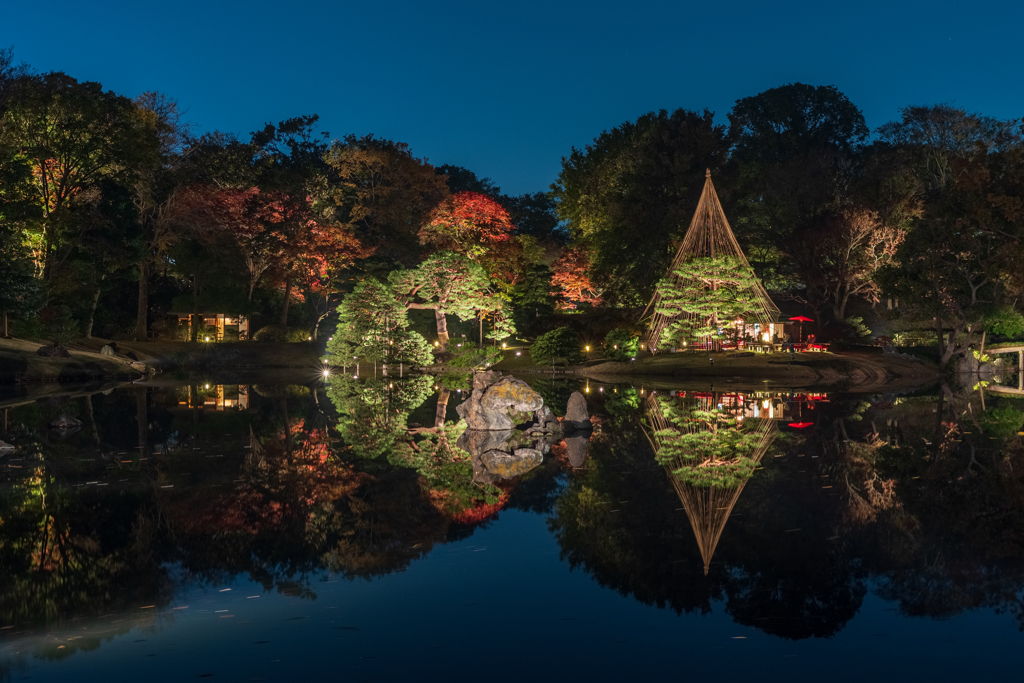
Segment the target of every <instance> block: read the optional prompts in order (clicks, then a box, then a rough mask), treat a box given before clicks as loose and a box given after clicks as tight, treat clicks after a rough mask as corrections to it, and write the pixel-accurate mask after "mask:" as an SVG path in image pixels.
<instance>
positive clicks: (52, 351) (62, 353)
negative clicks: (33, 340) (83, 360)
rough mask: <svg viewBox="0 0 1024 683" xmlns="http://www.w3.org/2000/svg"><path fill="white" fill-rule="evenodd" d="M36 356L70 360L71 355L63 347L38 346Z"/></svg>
mask: <svg viewBox="0 0 1024 683" xmlns="http://www.w3.org/2000/svg"><path fill="white" fill-rule="evenodd" d="M36 355H39V356H44V357H46V358H70V357H71V354H70V353H68V350H67V349H65V348H64V347H63V346H40V347H39V349H38V350H37V351H36Z"/></svg>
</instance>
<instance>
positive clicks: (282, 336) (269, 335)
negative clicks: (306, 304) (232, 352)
mask: <svg viewBox="0 0 1024 683" xmlns="http://www.w3.org/2000/svg"><path fill="white" fill-rule="evenodd" d="M252 338H253V339H255V340H256V341H258V342H284V341H288V328H287V327H284V326H282V325H267V326H266V327H261V328H260V329H258V330H256V334H254V335H253V336H252Z"/></svg>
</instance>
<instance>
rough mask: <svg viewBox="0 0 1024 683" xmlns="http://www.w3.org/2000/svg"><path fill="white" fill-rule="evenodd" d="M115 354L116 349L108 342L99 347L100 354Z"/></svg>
mask: <svg viewBox="0 0 1024 683" xmlns="http://www.w3.org/2000/svg"><path fill="white" fill-rule="evenodd" d="M115 354H117V351H116V350H115V349H114V347H113V346H111V345H110V344H104V345H103V346H101V347H100V355H101V356H113V355H115Z"/></svg>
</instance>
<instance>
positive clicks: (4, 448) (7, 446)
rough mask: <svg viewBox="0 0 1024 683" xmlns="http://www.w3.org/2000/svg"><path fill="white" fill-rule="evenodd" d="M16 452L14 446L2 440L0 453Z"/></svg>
mask: <svg viewBox="0 0 1024 683" xmlns="http://www.w3.org/2000/svg"><path fill="white" fill-rule="evenodd" d="M13 452H14V446H12V445H11V444H9V443H7V442H6V441H0V455H10V454H11V453H13Z"/></svg>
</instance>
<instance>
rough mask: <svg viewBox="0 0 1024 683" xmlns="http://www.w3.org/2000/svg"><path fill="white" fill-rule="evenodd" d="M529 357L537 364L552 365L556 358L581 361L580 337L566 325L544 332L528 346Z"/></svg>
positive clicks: (566, 360) (572, 361) (574, 361)
mask: <svg viewBox="0 0 1024 683" xmlns="http://www.w3.org/2000/svg"><path fill="white" fill-rule="evenodd" d="M530 357H531V358H532V359H533V362H534V363H537V364H538V365H554V363H555V361H556V360H564V361H565V362H567V363H569V364H570V365H571V364H574V363H580V362H582V361H583V353H582V351H581V349H580V339H579V337H578V336H577V335H576V333H575V332H573V331H572V330H570V329H569V328H568V327H559V328H558V329H556V330H551V331H550V332H546V333H544V334H542V335H540V336H539V337H537V341H535V342H533V344H532V345H531V346H530Z"/></svg>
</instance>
